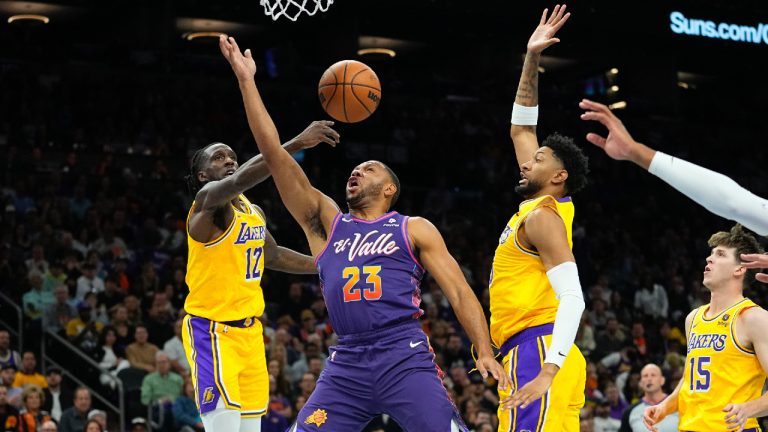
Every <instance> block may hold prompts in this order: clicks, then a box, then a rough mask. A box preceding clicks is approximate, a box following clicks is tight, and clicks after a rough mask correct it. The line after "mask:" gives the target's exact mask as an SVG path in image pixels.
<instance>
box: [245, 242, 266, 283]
mask: <svg viewBox="0 0 768 432" xmlns="http://www.w3.org/2000/svg"><path fill="white" fill-rule="evenodd" d="M263 253H264V249H263V248H261V247H257V248H248V249H246V250H245V280H247V281H252V280H259V279H261V271H259V261H261V255H262V254H263Z"/></svg>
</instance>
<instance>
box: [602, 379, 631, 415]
mask: <svg viewBox="0 0 768 432" xmlns="http://www.w3.org/2000/svg"><path fill="white" fill-rule="evenodd" d="M604 393H605V400H606V401H607V402H608V406H609V407H610V416H611V418H613V419H616V420H619V421H621V416H622V415H623V414H624V410H625V409H627V407H629V403H628V402H627V401H625V400H624V399H622V397H621V393H620V392H619V388H618V387H617V386H616V385H615V384H613V383H608V384H607V385H606V386H605V391H604Z"/></svg>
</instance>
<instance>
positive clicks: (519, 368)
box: [498, 334, 587, 432]
mask: <svg viewBox="0 0 768 432" xmlns="http://www.w3.org/2000/svg"><path fill="white" fill-rule="evenodd" d="M551 341H552V335H551V334H548V335H539V336H533V337H531V338H525V340H522V341H521V342H520V343H519V344H518V345H516V346H514V347H512V348H511V350H510V351H509V353H508V354H507V355H505V356H504V358H503V359H502V365H503V366H504V370H506V371H507V374H508V375H509V377H510V378H511V380H512V389H518V388H522V387H523V386H524V385H525V384H527V383H528V382H529V381H531V380H533V379H534V378H535V377H536V375H538V373H539V371H540V370H541V366H542V365H543V364H544V357H545V355H546V348H547V347H548V346H549V343H550V342H551ZM586 367H587V363H586V361H585V360H584V356H583V355H582V354H581V351H579V349H578V348H577V347H576V345H573V347H572V348H571V351H570V352H569V353H568V356H567V357H566V359H565V363H564V364H563V367H562V368H561V369H560V371H559V372H558V373H557V375H555V379H554V381H553V382H552V386H551V387H550V388H549V391H548V392H547V393H545V394H544V396H543V397H542V398H541V399H539V400H538V401H536V402H534V403H532V404H530V405H528V406H527V407H526V408H525V409H521V408H515V409H509V410H502V409H501V406H499V411H498V415H499V432H522V431H530V432H538V431H544V432H559V431H563V432H578V431H579V411H580V410H581V407H583V406H584V386H585V384H586V378H587V373H586ZM512 389H509V388H508V389H507V390H501V389H500V390H499V398H500V399H501V400H503V399H504V398H506V397H508V396H509V395H510V394H511V391H512Z"/></svg>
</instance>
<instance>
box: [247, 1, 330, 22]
mask: <svg viewBox="0 0 768 432" xmlns="http://www.w3.org/2000/svg"><path fill="white" fill-rule="evenodd" d="M332 4H333V0H261V5H262V6H264V13H266V14H267V15H269V16H271V17H272V19H273V20H275V21H276V20H277V19H278V18H280V17H281V16H284V17H286V18H288V19H289V20H291V21H296V19H297V18H298V17H299V15H301V13H302V12H303V13H305V14H307V15H310V16H312V15H314V14H316V13H317V11H320V12H325V11H327V10H328V7H330V6H331V5H332Z"/></svg>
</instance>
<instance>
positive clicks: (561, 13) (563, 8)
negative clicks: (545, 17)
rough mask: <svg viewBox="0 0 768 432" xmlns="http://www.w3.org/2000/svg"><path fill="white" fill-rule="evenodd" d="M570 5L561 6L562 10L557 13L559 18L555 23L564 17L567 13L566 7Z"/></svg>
mask: <svg viewBox="0 0 768 432" xmlns="http://www.w3.org/2000/svg"><path fill="white" fill-rule="evenodd" d="M566 7H568V5H565V4H564V5H563V7H561V8H560V12H559V13H558V14H557V18H556V19H555V23H558V22H559V21H560V20H561V19H563V15H565V8H566Z"/></svg>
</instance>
